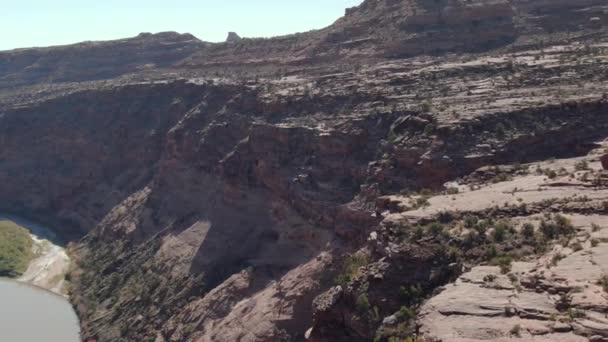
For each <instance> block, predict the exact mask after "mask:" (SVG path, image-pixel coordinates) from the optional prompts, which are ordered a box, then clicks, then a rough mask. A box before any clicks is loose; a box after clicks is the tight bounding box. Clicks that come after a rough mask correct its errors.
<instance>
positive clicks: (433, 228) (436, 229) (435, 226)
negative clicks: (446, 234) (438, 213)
mask: <svg viewBox="0 0 608 342" xmlns="http://www.w3.org/2000/svg"><path fill="white" fill-rule="evenodd" d="M427 230H428V232H429V233H430V234H431V235H433V236H439V235H441V234H442V233H443V230H444V227H443V225H442V224H441V223H439V222H433V223H431V224H429V225H428V226H427Z"/></svg>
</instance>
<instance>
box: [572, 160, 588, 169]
mask: <svg viewBox="0 0 608 342" xmlns="http://www.w3.org/2000/svg"><path fill="white" fill-rule="evenodd" d="M574 169H575V170H576V171H585V170H589V163H588V162H587V161H586V160H581V161H579V162H576V164H574Z"/></svg>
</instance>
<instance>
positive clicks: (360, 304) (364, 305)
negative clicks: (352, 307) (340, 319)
mask: <svg viewBox="0 0 608 342" xmlns="http://www.w3.org/2000/svg"><path fill="white" fill-rule="evenodd" d="M356 305H357V310H359V312H360V313H362V314H365V313H367V312H368V311H369V309H370V308H371V307H372V306H371V304H370V303H369V298H368V297H367V294H366V293H361V294H359V296H358V297H357V303H356Z"/></svg>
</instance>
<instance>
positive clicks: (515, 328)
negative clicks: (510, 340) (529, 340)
mask: <svg viewBox="0 0 608 342" xmlns="http://www.w3.org/2000/svg"><path fill="white" fill-rule="evenodd" d="M509 333H510V334H511V335H512V336H515V337H521V326H520V325H519V324H516V325H514V326H513V328H511V331H509Z"/></svg>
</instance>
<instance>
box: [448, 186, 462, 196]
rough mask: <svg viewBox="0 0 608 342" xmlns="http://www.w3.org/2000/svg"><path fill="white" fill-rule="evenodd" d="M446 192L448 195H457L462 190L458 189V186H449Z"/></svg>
mask: <svg viewBox="0 0 608 342" xmlns="http://www.w3.org/2000/svg"><path fill="white" fill-rule="evenodd" d="M446 192H447V193H448V195H456V194H458V193H459V192H460V190H458V188H456V187H449V188H448V189H447V191H446Z"/></svg>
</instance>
